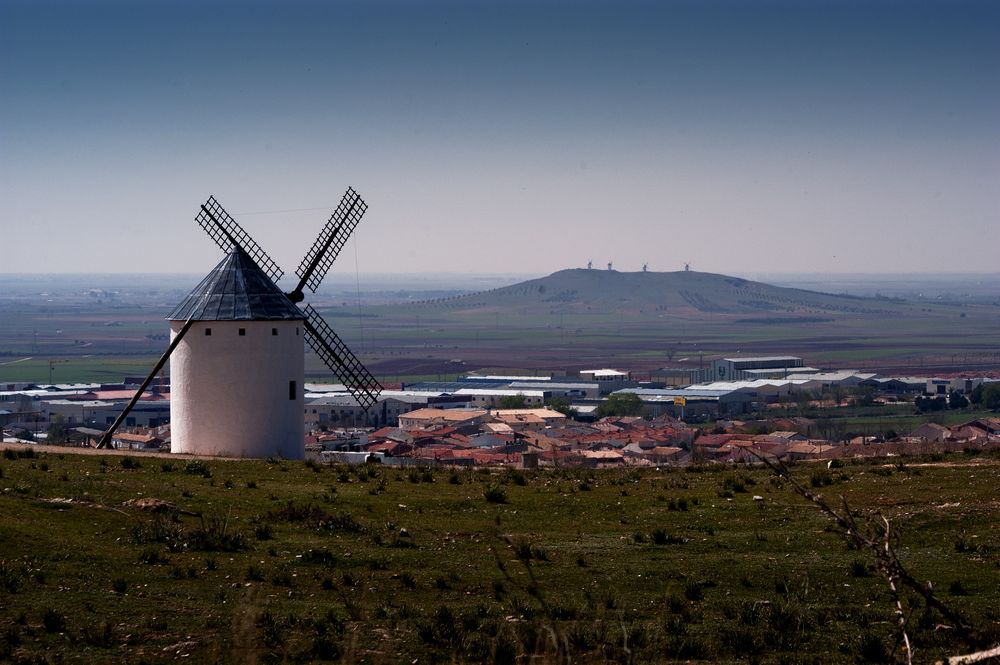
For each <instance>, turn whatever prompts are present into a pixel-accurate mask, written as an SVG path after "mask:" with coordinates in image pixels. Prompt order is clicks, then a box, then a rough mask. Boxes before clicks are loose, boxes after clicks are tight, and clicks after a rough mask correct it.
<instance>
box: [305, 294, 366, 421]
mask: <svg viewBox="0 0 1000 665" xmlns="http://www.w3.org/2000/svg"><path fill="white" fill-rule="evenodd" d="M303 311H304V312H305V315H306V322H305V323H306V342H308V343H309V346H311V347H312V350H313V351H315V352H316V355H318V356H319V357H320V358H322V359H323V362H324V363H326V366H327V367H329V368H330V371H331V372H333V373H334V374H335V375H337V378H339V379H340V381H341V382H342V383H343V384H344V385H345V386H346V387H347V390H348V391H350V393H351V395H353V396H354V399H356V400H358V404H360V405H361V408H363V409H364V410H365V411H368V409H370V408H371V407H372V406H374V405H375V403H376V402H378V396H379V393H381V392H382V384H380V383H379V382H378V380H377V379H376V378H375V377H374V376H372V374H371V372H369V371H368V369H367V368H365V366H364V365H362V364H361V361H360V360H358V357H357V356H355V355H354V354H353V353H351V351H350V349H348V348H347V345H346V344H344V342H343V341H342V340H341V339H340V337H338V336H337V333H335V332H333V328H331V327H330V325H329V324H328V323H327V322H326V321H324V320H323V317H321V316H320V315H319V312H317V311H316V310H315V309H313V308H312V305H306V307H305V309H304V310H303Z"/></svg>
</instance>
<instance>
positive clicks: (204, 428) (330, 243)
mask: <svg viewBox="0 0 1000 665" xmlns="http://www.w3.org/2000/svg"><path fill="white" fill-rule="evenodd" d="M367 209H368V205H367V204H366V203H365V202H364V201H363V200H362V199H361V197H360V196H359V195H358V194H357V192H355V191H354V190H353V189H352V188H348V189H347V193H346V194H344V197H343V199H342V200H341V201H340V205H339V206H338V207H337V209H336V210H335V211H334V213H333V215H331V216H330V219H329V220H328V221H327V223H326V225H325V226H324V227H323V229H322V231H320V234H319V235H318V236H317V238H316V240H315V241H314V242H313V244H312V247H310V249H309V251H308V252H307V253H306V255H305V257H304V258H303V259H302V262H301V263H300V264H299V267H298V269H297V270H296V272H295V274H296V276H297V277H298V278H299V281H298V283H297V284H296V286H295V288H294V289H292V290H291V291H290V292H288V293H284V292H282V291H281V289H280V288H278V286H277V284H276V282H277V280H279V279H280V278H281V277H282V275H283V274H284V271H283V270H282V269H281V268H280V267H278V265H277V264H276V263H275V262H274V260H272V259H271V257H270V256H268V255H267V253H266V252H265V251H264V250H263V249H262V248H261V247H260V245H258V244H257V243H256V241H254V239H253V238H251V237H250V235H249V234H248V233H247V232H246V231H245V230H244V229H243V227H241V226H240V225H239V223H237V222H236V220H235V219H233V218H232V217H231V216H230V215H229V213H227V212H226V211H225V209H224V208H223V207H222V206H221V205H220V204H219V202H218V201H216V200H215V198H214V197H209V199H208V201H207V202H206V203H205V204H204V205H202V206H201V210H200V212H199V213H198V215H197V216H196V218H195V219H196V221H197V222H198V224H199V225H200V226H201V227H202V228H203V229H204V230H205V232H206V233H208V235H209V237H210V238H212V240H214V241H215V243H216V244H217V245H218V246H219V247H220V248H221V249H222V250H223V251H225V252H226V257H225V258H224V259H223V260H222V261H221V262H220V263H219V264H218V265H217V266H216V267H215V268H214V269H213V270H212V272H210V273H209V274H208V275H207V276H206V277H205V278H204V279H203V280H202V281H201V283H200V284H198V286H196V287H195V288H194V290H193V291H191V293H190V294H188V296H187V297H186V298H185V299H184V300H183V301H181V303H180V304H179V305H178V306H177V307H176V308H174V310H173V312H171V314H170V315H169V316H168V317H167V319H168V320H169V321H170V327H171V341H170V345H169V346H168V347H167V350H166V351H165V352H164V353H163V355H162V356H161V357H160V360H159V362H157V364H156V366H155V367H154V368H153V371H152V372H150V374H149V376H148V377H147V378H146V380H145V381H144V382H143V383H142V385H141V386H140V387H139V390H138V391H137V392H136V394H135V396H134V397H133V398H132V400H131V401H130V402H129V403H128V405H127V406H126V407H125V410H124V411H123V412H122V413H121V415H119V416H118V418H117V419H116V420H115V422H114V424H112V425H111V427H110V428H109V429H108V431H107V432H105V433H104V436H102V437H101V440H100V443H99V444H98V447H99V448H104V447H107V446H109V445H110V442H111V438H112V436H113V435H114V433H115V431H116V430H117V429H118V427H119V426H120V425H121V424H122V422H124V421H125V419H126V417H127V416H128V414H129V412H130V411H131V410H132V409H133V407H134V406H135V405H136V404H137V403H138V401H139V398H140V396H141V395H142V394H143V392H144V391H145V389H146V387H147V386H148V385H149V383H150V382H151V381H152V379H153V377H155V376H156V374H157V372H159V371H160V369H161V368H162V367H163V365H164V364H165V363H166V361H167V360H168V359H169V360H170V374H171V384H172V385H171V393H172V394H171V401H170V420H171V438H172V444H171V448H172V450H173V451H174V452H186V453H195V454H214V455H230V456H237V457H267V456H272V455H280V456H282V457H285V458H289V459H295V458H301V457H302V456H303V453H304V450H303V440H304V418H303V412H304V405H303V387H302V386H303V382H304V374H305V370H304V365H305V361H304V351H305V349H304V345H303V340H305V343H307V344H308V345H309V346H310V347H311V348H312V349H313V351H315V352H316V355H318V356H319V357H320V358H321V359H322V360H323V362H324V363H325V364H326V366H327V367H329V368H330V370H331V371H332V372H333V373H334V374H335V375H336V376H337V377H338V378H339V379H340V381H341V382H342V383H343V384H344V386H345V387H346V388H347V390H348V391H349V392H350V393H351V395H352V396H353V397H354V398H355V400H357V402H358V404H360V405H361V407H362V408H364V409H365V411H368V410H369V409H370V408H371V407H372V406H373V405H374V404H375V403H376V402H377V401H378V395H379V393H380V392H381V390H382V386H381V385H380V384H379V383H378V381H377V380H376V379H375V377H374V376H372V374H371V373H370V372H369V371H368V370H367V369H366V368H365V366H364V365H363V364H362V363H361V361H360V360H359V359H358V358H357V356H355V355H354V354H353V353H351V351H350V350H349V349H348V348H347V345H345V344H344V342H343V341H342V340H341V339H340V337H339V336H337V334H336V333H335V332H334V331H333V329H332V328H331V327H330V326H329V324H327V322H326V321H324V320H323V318H322V317H321V316H320V315H319V313H318V312H317V311H316V310H315V309H314V308H313V307H312V305H306V306H305V307H301V308H300V307H299V305H298V303H301V302H302V301H303V300H304V299H305V293H304V289H306V288H308V289H309V290H310V291H312V292H313V293H315V292H316V289H317V288H319V285H320V284H321V283H322V281H323V278H324V277H325V276H326V273H327V272H328V271H329V269H330V266H331V265H332V264H333V262H334V261H335V260H336V258H337V256H338V254H339V253H340V250H341V249H342V248H343V246H344V244H345V243H346V242H347V239H348V238H349V237H350V235H351V233H352V232H353V231H354V229H355V227H356V226H357V225H358V223H359V222H360V221H361V217H362V216H363V215H364V214H365V211H366V210H367Z"/></svg>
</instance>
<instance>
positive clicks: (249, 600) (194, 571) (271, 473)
mask: <svg viewBox="0 0 1000 665" xmlns="http://www.w3.org/2000/svg"><path fill="white" fill-rule="evenodd" d="M998 468H1000V467H998V460H996V459H981V458H979V457H968V456H964V455H958V456H950V457H946V458H943V459H941V460H937V461H935V462H934V463H933V464H932V465H917V464H914V463H909V464H907V465H903V464H898V465H895V466H881V465H878V464H876V463H869V462H859V463H858V464H853V465H848V466H846V467H844V468H841V469H833V470H829V471H828V470H827V469H826V468H825V467H813V466H800V467H797V468H796V469H795V470H794V472H795V473H796V474H797V475H798V477H800V478H801V479H802V480H803V482H805V483H806V484H812V485H815V486H816V487H817V489H818V491H822V492H823V493H825V494H827V495H829V496H831V497H835V496H837V495H841V494H842V495H844V496H845V497H846V499H847V500H848V501H849V502H850V503H851V505H852V506H853V507H855V508H858V509H864V510H871V509H878V510H880V511H882V512H883V513H884V514H886V515H887V516H888V517H889V518H890V519H891V520H892V523H893V524H894V525H895V527H896V528H897V529H898V533H899V540H898V543H897V548H898V551H899V553H900V556H901V558H902V559H903V561H904V563H905V564H906V565H907V566H909V567H910V568H911V570H912V571H913V573H914V574H915V575H916V576H917V577H918V578H919V579H927V580H933V581H934V582H935V588H936V589H938V591H939V593H940V594H941V597H942V598H943V599H944V600H945V601H946V602H948V603H949V604H951V605H953V606H954V608H956V609H957V610H959V611H961V612H962V613H964V614H965V615H966V616H967V617H968V618H969V619H970V620H971V621H972V622H974V623H975V624H976V625H977V626H981V627H983V628H984V629H985V630H986V631H987V634H986V636H985V637H984V639H986V640H991V639H993V640H995V639H997V637H998V636H997V634H996V633H997V621H998V620H1000V602H998V598H997V589H998V588H1000V533H998V532H997V530H996V529H995V525H996V522H997V518H998V513H1000V505H998V502H997V499H996V478H997V471H998ZM0 470H2V479H0V487H2V492H0V594H2V596H0V598H2V601H3V602H2V603H0V660H15V661H16V660H22V661H24V662H57V661H58V662H88V663H90V662H108V663H112V662H114V663H117V662H165V661H174V660H177V659H179V658H183V659H184V660H186V661H189V662H226V661H239V662H299V661H310V660H324V659H329V660H334V659H345V660H350V661H363V662H401V661H404V660H405V661H406V662H414V661H418V662H441V661H445V662H529V661H532V660H533V659H532V657H534V656H539V657H540V658H537V659H536V660H540V661H541V662H549V661H557V660H565V659H568V660H571V661H573V662H587V661H593V662H604V661H612V662H633V661H634V662H649V661H657V662H669V661H695V662H698V661H702V662H747V661H752V662H764V663H779V662H795V663H800V662H823V663H854V662H857V661H859V660H874V661H878V660H887V659H888V658H889V653H890V650H891V648H892V645H893V644H894V643H895V638H896V630H895V624H894V617H893V613H892V607H891V602H890V596H889V593H888V589H887V587H886V584H885V582H884V581H883V580H882V579H881V578H880V577H879V576H878V575H877V574H876V573H875V572H874V571H873V570H872V567H871V560H870V559H869V557H868V556H867V555H866V553H864V552H860V551H856V550H852V549H850V548H849V547H847V546H846V544H845V541H844V539H843V538H842V537H841V536H840V535H839V534H837V533H835V532H834V530H833V529H831V526H830V524H829V522H828V521H827V520H826V519H824V518H823V517H822V516H821V515H820V514H818V512H817V511H816V510H815V509H814V508H812V507H810V506H808V505H806V504H805V503H804V501H803V500H801V499H799V498H798V497H797V496H795V495H794V494H792V493H791V492H790V491H789V490H788V488H787V487H785V486H784V485H783V483H782V482H781V481H780V479H777V478H774V477H772V476H771V475H769V474H768V473H767V472H765V471H763V470H744V469H738V470H737V469H716V470H699V469H692V470H688V471H684V470H655V469H649V470H645V471H624V470H622V471H564V470H554V471H539V472H525V473H520V472H505V473H500V474H497V473H495V472H490V471H471V470H470V471H449V470H443V469H438V470H426V469H415V470H398V469H391V468H378V467H375V468H371V467H359V468H350V469H349V468H343V467H323V466H318V465H314V464H304V463H295V462H282V461H218V460H211V461H188V460H180V459H164V458H154V457H141V458H140V457H129V456H122V455H106V456H103V455H77V454H38V453H34V452H33V451H28V452H25V451H24V450H16V449H15V450H8V451H7V452H5V453H4V456H3V457H0ZM755 495H756V496H759V497H761V499H760V500H754V498H753V497H754V496H755ZM150 497H153V498H156V499H159V500H161V501H164V502H169V503H168V505H163V504H159V506H158V510H157V511H153V510H148V509H143V508H142V507H141V506H140V505H137V504H136V503H135V502H134V500H136V499H142V498H150ZM147 503H151V502H147ZM156 507H157V504H155V503H153V505H147V508H156ZM907 600H911V599H909V598H908V597H907ZM942 623H945V622H944V621H943V620H942V618H941V617H940V616H939V615H938V614H936V613H934V612H925V611H923V610H920V611H917V612H916V613H915V614H914V615H913V616H912V617H911V618H910V635H911V638H913V639H914V641H915V642H916V644H917V648H918V649H919V651H918V653H919V655H920V659H921V660H922V661H931V660H932V659H935V658H938V657H940V656H943V655H947V654H954V653H959V652H962V651H963V650H964V649H965V648H966V645H964V644H962V643H961V642H960V641H959V640H958V639H957V636H956V631H953V630H948V629H940V628H936V626H938V624H942ZM990 631H992V632H990Z"/></svg>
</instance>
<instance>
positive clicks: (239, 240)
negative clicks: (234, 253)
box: [195, 196, 285, 282]
mask: <svg viewBox="0 0 1000 665" xmlns="http://www.w3.org/2000/svg"><path fill="white" fill-rule="evenodd" d="M195 220H196V221H197V222H198V224H199V225H201V228H203V229H205V233H207V234H208V236H209V237H210V238H211V239H212V240H214V241H215V244H216V245H218V246H219V247H220V248H222V251H224V252H228V251H229V250H230V249H231V248H232V246H233V245H237V246H238V247H241V248H243V251H244V252H246V253H247V254H248V255H249V256H250V258H252V259H253V260H254V262H255V263H256V264H257V265H258V266H260V268H261V270H263V271H264V272H265V273H266V274H267V276H268V277H270V278H271V280H272V281H275V282H277V281H278V280H279V279H281V276H282V275H284V274H285V271H284V270H282V269H281V268H279V267H278V264H277V263H275V262H274V261H273V260H272V259H271V257H270V256H268V255H267V252H265V251H264V250H263V249H261V247H260V245H258V244H257V242H256V241H255V240H254V239H253V238H251V237H250V234H249V233H247V232H246V231H244V230H243V227H242V226H240V225H239V223H238V222H237V221H236V220H235V219H233V218H232V217H231V216H230V215H229V213H228V212H226V211H225V209H224V208H223V207H222V206H221V205H219V202H218V201H216V200H215V197H214V196H209V197H208V201H206V202H205V205H203V206H201V212H199V213H198V216H197V217H195Z"/></svg>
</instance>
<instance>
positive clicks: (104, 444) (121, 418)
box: [97, 319, 194, 448]
mask: <svg viewBox="0 0 1000 665" xmlns="http://www.w3.org/2000/svg"><path fill="white" fill-rule="evenodd" d="M192 323H194V319H188V320H187V321H185V322H184V325H183V326H181V329H180V330H178V331H177V335H176V336H175V337H174V339H173V340H171V342H170V345H169V346H167V350H166V351H164V352H163V355H162V356H160V359H159V361H157V363H156V365H155V366H153V371H152V372H150V373H149V376H147V377H146V380H145V381H143V382H142V385H140V386H139V389H138V390H136V391H135V395H133V396H132V399H131V400H129V403H128V404H127V405H125V410H124V411H122V412H121V413H120V414H118V417H117V418H115V422H114V423H112V424H111V427H109V428H108V430H107V431H106V432H105V433H104V435H103V436H102V437H101V440H100V441H98V443H97V447H98V448H110V447H111V439H112V438H113V437H114V435H115V432H117V431H118V428H119V427H121V424H122V423H123V422H125V418H126V417H127V416H128V414H129V412H130V411H131V410H132V409H133V408H135V405H136V404H138V403H139V400H140V399H142V394H143V393H144V392H146V388H148V387H149V384H150V383H151V382H152V381H153V377H155V376H156V375H157V374H158V373H159V372H160V370H161V369H163V365H164V364H165V363H166V362H167V358H169V357H170V354H171V353H173V352H174V349H176V348H177V345H178V344H180V343H181V340H182V339H183V338H184V335H186V334H187V332H188V330H190V329H191V324H192Z"/></svg>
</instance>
